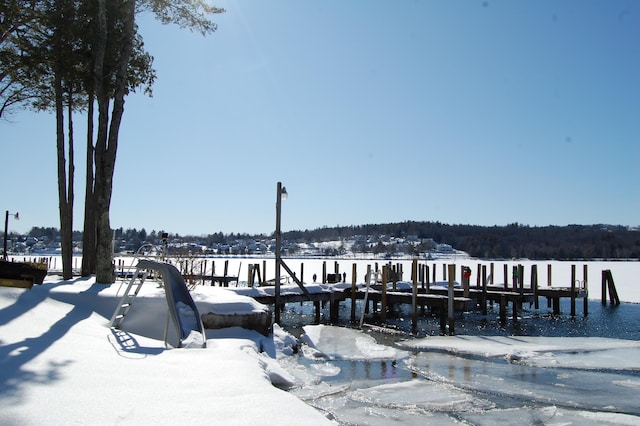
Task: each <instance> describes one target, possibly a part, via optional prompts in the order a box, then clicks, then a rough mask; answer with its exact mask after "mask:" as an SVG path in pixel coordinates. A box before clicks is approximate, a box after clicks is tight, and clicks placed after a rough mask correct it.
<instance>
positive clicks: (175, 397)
mask: <svg viewBox="0 0 640 426" xmlns="http://www.w3.org/2000/svg"><path fill="white" fill-rule="evenodd" d="M118 288H119V286H118V285H117V284H115V285H103V284H96V283H95V282H94V280H93V279H88V280H84V279H75V280H71V281H57V280H55V278H52V277H49V278H48V279H47V280H46V281H45V284H43V285H41V286H35V287H34V288H33V289H32V290H31V291H28V290H22V289H15V288H6V287H0V336H1V337H0V424H3V425H17V424H20V425H35V424H72V423H75V424H116V423H118V424H136V425H139V424H177V423H189V422H197V423H200V424H238V425H240V424H241V425H246V424H274V423H277V424H291V425H293V424H295V425H298V424H309V425H313V424H330V423H331V422H330V421H329V420H327V419H326V418H325V417H324V416H323V415H322V414H321V413H320V412H318V411H316V410H315V409H314V408H312V407H310V406H308V405H306V404H305V403H304V402H302V401H301V400H299V399H298V398H296V397H295V396H293V395H292V394H290V393H287V392H285V391H283V390H281V389H279V388H277V387H275V386H274V383H275V384H283V383H287V382H288V381H291V380H292V378H291V376H290V375H289V374H288V373H287V372H286V371H284V370H283V369H282V368H281V367H280V366H279V365H278V362H277V361H276V359H275V358H274V355H275V350H274V349H273V348H275V344H274V339H273V337H271V338H265V337H264V336H262V335H260V334H259V333H257V332H254V331H249V330H244V329H241V328H231V329H224V330H206V338H207V348H206V349H190V350H184V349H172V348H166V347H165V345H164V343H163V332H164V325H165V323H166V318H167V308H166V299H165V296H164V294H163V293H162V290H161V289H158V288H157V286H156V285H154V284H145V285H144V286H143V288H142V290H141V293H140V295H139V296H138V298H139V299H140V300H136V301H135V302H134V305H133V307H132V309H131V311H130V313H129V315H128V316H127V318H125V321H124V322H123V324H122V329H121V330H115V329H110V328H109V327H108V319H109V318H110V316H111V314H112V313H113V310H114V309H115V307H116V304H117V302H118V298H119V297H118V294H117V292H118ZM208 290H211V289H208ZM208 290H207V291H208ZM211 294H213V295H214V296H215V295H220V294H221V293H219V292H218V291H212V292H211ZM197 295H198V297H197V298H196V299H197V301H196V303H199V302H200V304H198V308H199V309H200V306H201V305H202V306H203V308H204V307H205V306H211V305H215V304H216V303H215V299H206V298H205V296H204V295H203V292H197ZM232 297H233V298H236V300H239V299H237V298H238V296H235V295H233V296H232ZM246 304H247V305H248V306H249V305H253V304H252V303H251V302H250V301H247V302H246ZM232 309H237V306H235V307H233V308H232ZM192 313H193V312H192ZM187 314H188V313H187ZM129 316H131V318H129ZM132 328H133V329H135V332H132ZM283 334H284V333H281V334H280V335H281V336H282V335H283ZM283 346H285V345H284V344H283ZM263 347H270V348H271V349H272V351H271V355H269V354H267V353H265V352H261V349H262V348H263Z"/></svg>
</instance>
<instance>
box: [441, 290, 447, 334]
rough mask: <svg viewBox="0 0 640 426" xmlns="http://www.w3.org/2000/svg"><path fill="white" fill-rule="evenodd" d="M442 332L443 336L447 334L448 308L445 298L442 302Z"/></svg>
mask: <svg viewBox="0 0 640 426" xmlns="http://www.w3.org/2000/svg"><path fill="white" fill-rule="evenodd" d="M440 334H442V335H443V336H444V335H446V334H447V309H446V306H445V302H444V299H441V302H440Z"/></svg>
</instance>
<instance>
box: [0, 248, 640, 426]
mask: <svg viewBox="0 0 640 426" xmlns="http://www.w3.org/2000/svg"><path fill="white" fill-rule="evenodd" d="M287 262H288V264H290V267H292V268H295V269H297V268H298V266H299V265H298V263H297V262H296V263H294V261H292V260H288V261H287ZM304 262H305V269H304V273H305V281H310V280H308V279H306V277H310V276H311V275H312V274H313V273H317V274H318V275H319V274H320V273H321V270H322V269H321V268H322V262H321V261H319V262H318V263H314V264H313V266H310V265H311V264H310V263H308V262H307V261H306V260H305V261H304ZM357 262H358V263H357V268H358V269H357V270H358V275H361V276H363V275H364V272H365V271H366V264H367V263H372V262H367V261H357ZM352 263H353V262H352V261H341V264H340V272H342V271H345V272H347V281H348V282H349V281H350V279H351V278H350V274H351V267H350V265H351V264H352ZM394 263H395V262H394ZM458 263H459V264H469V266H471V267H472V269H473V270H474V273H475V271H476V269H475V263H477V261H475V260H470V259H469V260H464V261H462V263H461V262H460V261H459V262H458ZM518 263H523V262H518V261H515V262H512V263H510V264H509V267H511V264H518ZM587 263H588V265H589V281H590V283H592V284H590V290H591V292H590V297H591V298H593V299H599V298H600V285H599V282H600V272H601V270H603V269H611V271H612V272H613V276H614V279H615V281H616V285H617V287H618V293H619V295H620V298H621V299H622V300H623V301H626V302H632V303H640V283H639V279H640V262H587ZM291 264H293V265H291ZM540 264H542V262H540ZM328 265H331V266H333V262H328ZM407 265H408V262H407ZM553 265H554V266H553V277H554V281H555V280H556V279H557V280H558V281H559V282H566V285H568V284H569V280H570V279H569V278H568V277H569V276H570V275H569V271H570V263H566V262H553ZM576 265H578V277H577V279H582V275H581V274H582V266H581V265H582V263H576ZM234 266H237V265H234ZM404 268H405V274H407V273H408V272H407V271H410V268H408V267H407V266H405V267H404ZM539 268H542V266H539ZM230 269H231V268H230ZM238 269H240V268H238ZM500 273H501V270H499V272H498V273H497V274H496V275H499V274H500ZM438 274H440V266H438ZM545 274H546V272H545ZM539 275H540V276H541V281H542V283H543V284H544V283H545V281H544V279H546V275H543V273H542V272H540V273H539ZM438 279H439V278H438ZM472 279H473V278H472ZM358 281H362V280H358ZM594 282H595V283H594ZM122 291H123V288H121V287H120V284H119V283H118V284H114V285H104V284H96V283H95V282H94V280H93V279H80V278H78V279H74V280H70V281H62V280H60V279H59V278H57V277H48V278H47V280H46V281H45V284H43V285H41V286H34V288H33V289H32V290H31V291H29V290H22V289H14V288H5V287H0V424H2V425H31V424H33V425H35V424H116V423H117V424H175V423H186V422H197V423H205V424H243V425H244V424H296V425H299V424H305V425H312V424H331V423H332V421H331V420H328V419H327V417H325V415H324V414H323V413H335V412H337V411H339V410H338V408H340V409H342V411H341V413H342V415H344V416H345V417H343V418H341V419H340V420H341V421H343V420H344V419H345V418H346V419H353V422H355V423H361V422H368V423H370V424H387V423H388V422H390V421H392V420H400V422H401V423H405V424H410V423H411V422H412V421H413V422H415V423H416V424H424V422H425V421H426V422H431V423H433V424H436V423H441V422H445V423H456V422H458V421H467V422H471V423H477V424H490V422H494V423H496V422H497V423H500V422H511V421H512V420H518V421H521V422H523V424H526V423H528V422H539V423H547V424H556V423H557V422H560V421H563V422H564V423H565V424H571V423H573V424H578V423H591V424H602V423H605V424H606V423H611V424H638V423H637V422H638V420H639V419H638V417H637V414H638V413H637V411H640V410H637V408H634V407H637V402H636V401H637V399H633V398H631V397H630V395H636V396H637V392H638V389H640V381H638V378H637V372H638V371H640V365H638V361H637V360H638V359H640V342H638V341H629V340H619V339H601V338H587V339H581V340H580V339H577V340H575V339H568V338H559V339H549V338H522V337H518V338H517V339H516V338H512V339H510V338H506V337H491V338H488V337H487V336H482V337H480V336H454V337H429V338H425V339H416V340H410V341H407V342H405V343H403V344H402V346H401V347H392V346H389V345H379V344H378V343H376V342H375V340H373V338H372V337H371V336H369V335H368V334H367V333H366V332H363V331H358V330H348V329H340V328H337V327H328V326H309V327H305V337H304V341H305V345H304V346H303V354H302V356H303V357H304V358H307V359H310V360H313V361H312V362H311V363H310V364H309V365H306V366H304V365H301V364H299V363H298V361H296V360H294V359H295V358H297V357H293V356H291V353H292V352H293V351H292V345H294V344H295V340H294V339H293V338H292V336H290V335H288V334H287V333H285V332H283V331H282V330H280V329H279V328H278V327H277V326H276V327H275V330H274V335H272V336H269V337H264V336H262V335H260V334H258V333H256V332H253V331H247V330H244V329H241V328H229V329H224V330H207V331H206V338H207V347H206V348H205V349H171V348H167V347H166V346H165V344H164V334H165V328H166V324H167V318H168V315H167V305H166V299H165V297H164V293H163V290H162V288H160V287H159V286H158V284H157V283H153V282H149V283H146V284H145V285H144V286H143V289H142V292H141V294H140V296H139V297H138V300H136V302H135V304H134V307H133V308H132V310H131V312H130V313H129V315H128V316H127V318H126V319H125V322H124V323H123V326H122V329H121V330H113V329H110V328H109V327H108V322H109V319H110V317H111V315H112V313H113V311H114V309H115V307H116V305H117V303H118V299H119V296H120V295H121V294H122ZM193 298H194V300H195V301H196V304H197V306H198V309H199V310H200V313H201V314H203V313H206V312H213V311H216V312H218V313H221V312H222V313H239V312H247V311H255V310H260V309H261V307H260V306H257V305H256V304H255V303H254V302H253V301H252V299H249V298H247V297H243V296H239V295H235V294H233V293H231V292H229V291H227V290H225V289H222V288H217V287H205V286H199V287H196V290H195V291H194V293H193ZM168 340H169V341H171V336H170V335H169V336H168ZM411 351H418V355H417V356H408V354H409V353H411ZM432 351H434V352H432ZM451 354H464V355H465V356H467V358H459V357H452V356H451ZM477 358H480V359H481V360H483V361H481V362H480V363H479V364H478V363H476V364H473V365H470V364H468V362H469V359H475V360H476V361H478V360H477ZM496 358H498V359H503V360H505V363H504V364H499V363H498V364H497V363H495V362H494V360H495V359H496ZM358 360H361V361H367V365H368V366H369V367H371V366H372V365H373V366H375V368H376V369H377V370H379V371H380V374H381V375H382V376H383V377H384V378H385V380H384V382H381V383H379V384H378V385H375V386H371V384H364V382H362V380H361V379H362V377H361V376H362V374H369V372H368V371H365V372H364V373H358V374H356V375H355V379H349V380H347V381H346V382H345V381H343V382H341V383H342V384H341V385H340V386H343V387H335V386H333V387H332V385H331V384H325V385H322V383H323V378H328V377H332V376H335V375H339V374H343V375H348V373H346V372H345V371H344V370H343V368H345V367H344V366H341V364H340V362H346V363H349V365H351V366H352V367H351V368H358V367H357V365H358V364H357V362H358ZM465 360H466V361H465ZM372 361H373V362H372ZM331 362H337V363H338V364H335V363H334V364H332V363H331ZM354 363H355V364H354ZM513 365H516V366H517V367H518V368H522V369H525V368H526V369H527V370H526V372H521V376H523V377H526V380H527V381H528V382H529V384H530V385H531V386H530V387H527V388H522V377H515V376H512V375H513V374H514V373H513V371H512V370H511V368H513ZM591 365H596V366H598V367H596V368H598V369H602V368H604V369H606V370H607V372H606V374H604V375H603V373H602V372H596V373H591V372H590V366H591ZM369 367H368V368H369ZM400 367H401V368H403V369H405V370H408V371H410V372H411V374H412V375H414V376H420V377H427V378H428V380H426V381H416V380H411V377H409V378H408V379H407V380H400V379H398V377H397V376H396V375H395V374H396V372H397V370H398V369H400ZM557 367H560V368H562V369H563V370H562V371H564V372H565V373H562V374H556V375H555V376H554V379H545V380H543V377H542V376H544V374H543V373H541V371H549V370H548V369H549V368H557ZM532 368H536V370H529V369H532ZM532 371H535V373H534V372H532ZM553 371H554V374H555V372H556V370H553ZM566 371H574V372H566ZM625 371H627V372H628V371H631V372H635V373H634V374H635V375H633V374H632V375H630V376H629V375H626V374H627V373H625ZM592 374H596V375H595V376H592ZM603 379H604V380H605V381H604V382H602V380H603ZM554 380H555V381H554ZM550 382H553V384H552V385H551V386H549V385H548V383H550ZM274 383H275V384H279V385H283V384H286V383H294V384H295V386H294V389H293V390H292V391H291V392H286V391H283V390H281V389H279V388H278V387H276V386H274ZM308 383H314V384H315V387H308V386H306V385H305V384H308ZM479 383H480V384H479ZM603 383H606V385H605V384H603ZM590 386H600V387H601V388H602V389H603V390H602V391H597V390H593V389H590ZM347 387H348V388H349V389H350V390H349V391H348V392H347V389H346V388H347ZM471 388H473V389H479V392H481V394H483V395H507V394H510V395H513V394H517V393H521V395H520V396H519V398H520V397H521V398H522V400H524V401H537V402H540V401H548V404H546V405H545V404H538V405H536V406H535V407H529V408H522V407H513V408H508V407H505V406H504V405H499V404H498V405H497V403H496V402H495V400H494V399H491V400H490V399H482V398H478V397H477V395H478V394H477V393H474V392H472V391H470V390H469V389H471ZM587 391H589V392H587ZM341 392H342V393H341ZM321 393H322V394H335V393H340V395H343V396H341V397H340V398H342V399H340V398H337V399H332V400H331V401H332V402H331V403H330V405H323V402H321V401H320V398H319V394H321ZM344 395H348V396H344ZM505 398H506V397H505ZM565 398H568V399H570V401H566V400H565ZM346 400H348V401H347V402H345V401H346ZM303 401H306V402H308V403H309V404H311V405H314V406H315V407H316V408H317V409H316V408H312V407H311V405H307V404H306V403H305V402H303ZM341 401H342V402H341ZM355 402H358V403H359V404H360V406H359V407H361V406H362V405H364V406H366V407H369V408H368V409H367V410H362V409H361V408H356V407H354V408H351V405H349V404H354V403H355ZM340 403H344V406H342V407H338V408H336V406H335V404H340ZM398 407H401V408H402V410H399V409H398ZM406 407H412V408H411V409H410V410H409V409H405V408H406ZM585 407H589V409H585ZM350 410H352V412H350ZM356 410H359V411H358V413H357V414H356ZM407 410H409V411H407ZM411 410H413V411H411ZM634 410H636V411H634ZM400 412H402V413H404V414H398V413H400ZM452 412H455V413H456V415H455V416H454V417H452V416H451V413H452ZM397 416H402V418H401V419H400V418H398V417H397ZM481 418H483V419H484V420H481ZM407 419H408V420H407ZM452 419H453V420H455V421H453V420H452Z"/></svg>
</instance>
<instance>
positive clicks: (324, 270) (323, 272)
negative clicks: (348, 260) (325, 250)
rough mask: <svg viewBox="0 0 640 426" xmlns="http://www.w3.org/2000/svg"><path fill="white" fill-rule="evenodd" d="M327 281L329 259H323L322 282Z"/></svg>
mask: <svg viewBox="0 0 640 426" xmlns="http://www.w3.org/2000/svg"><path fill="white" fill-rule="evenodd" d="M326 283H327V261H326V260H323V261H322V284H326Z"/></svg>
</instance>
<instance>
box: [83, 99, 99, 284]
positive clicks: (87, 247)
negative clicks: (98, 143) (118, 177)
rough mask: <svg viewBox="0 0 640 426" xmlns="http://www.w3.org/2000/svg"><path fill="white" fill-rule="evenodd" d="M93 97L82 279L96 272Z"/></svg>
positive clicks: (89, 114) (88, 121) (86, 186)
mask: <svg viewBox="0 0 640 426" xmlns="http://www.w3.org/2000/svg"><path fill="white" fill-rule="evenodd" d="M93 103H94V98H93V95H89V100H88V111H87V159H86V167H87V173H86V178H85V194H84V197H85V198H84V227H83V232H82V271H81V275H82V276H83V277H88V276H89V275H91V274H94V273H95V272H96V208H95V204H96V203H95V191H94V187H93V182H94V172H93V170H94V160H93V156H94V146H93Z"/></svg>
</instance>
